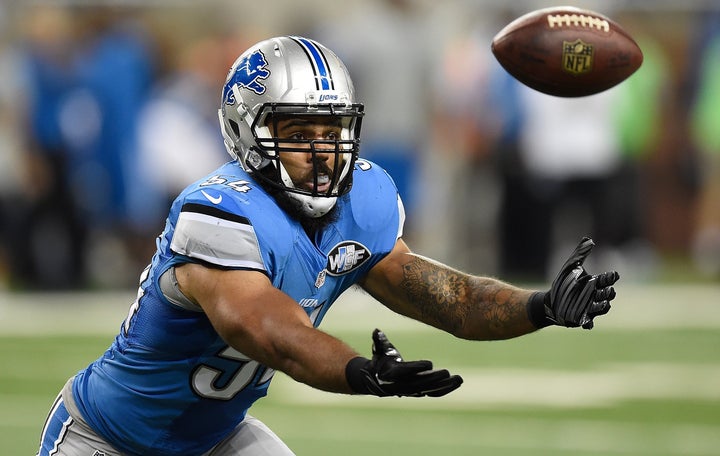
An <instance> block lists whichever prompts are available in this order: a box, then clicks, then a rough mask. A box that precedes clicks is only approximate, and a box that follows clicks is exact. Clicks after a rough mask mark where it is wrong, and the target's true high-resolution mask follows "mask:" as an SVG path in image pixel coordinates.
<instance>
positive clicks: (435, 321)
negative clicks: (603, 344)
mask: <svg viewBox="0 0 720 456" xmlns="http://www.w3.org/2000/svg"><path fill="white" fill-rule="evenodd" d="M592 245H593V242H592V240H590V239H588V238H585V239H583V240H582V241H581V242H580V244H579V245H578V248H577V249H576V250H575V251H574V252H573V254H572V255H571V256H570V258H569V259H568V260H567V262H566V263H565V265H563V267H562V269H561V271H560V272H559V273H558V276H557V277H556V279H555V280H554V281H553V284H552V287H551V289H550V291H548V292H537V291H533V290H527V289H522V288H519V287H516V286H513V285H511V284H508V283H505V282H502V281H500V280H497V279H494V278H490V277H477V276H472V275H470V274H466V273H463V272H460V271H457V270H455V269H452V268H450V267H448V266H446V265H443V264H441V263H438V262H436V261H433V260H430V259H427V258H424V257H422V256H419V255H415V254H413V253H412V252H411V251H410V250H409V249H408V247H407V246H406V245H405V243H404V242H403V241H402V240H399V241H398V243H397V245H396V246H395V248H394V249H393V251H392V252H391V253H390V254H389V255H388V256H387V257H386V258H384V259H383V260H382V261H381V262H379V263H378V264H377V265H376V266H375V267H374V268H373V269H372V270H371V271H370V273H369V274H368V276H367V277H366V278H365V279H364V280H363V282H362V284H361V285H362V286H363V288H365V289H366V290H367V291H368V292H369V293H370V294H371V295H373V296H374V297H375V298H376V299H378V300H379V301H380V302H382V303H383V304H385V305H386V306H387V307H389V308H390V309H392V310H394V311H396V312H398V313H400V314H403V315H406V316H408V317H410V318H414V319H416V320H419V321H422V322H425V323H427V324H429V325H432V326H435V327H437V328H440V329H443V330H445V331H447V332H449V333H451V334H454V335H456V336H457V337H461V338H465V339H476V340H494V339H507V338H511V337H516V336H520V335H523V334H527V333H530V332H532V331H535V330H536V329H538V328H541V327H544V326H548V325H550V324H556V325H563V326H568V327H572V326H583V327H585V328H590V327H592V320H593V318H595V317H596V316H598V315H602V314H603V313H606V312H607V311H608V310H609V308H610V301H611V300H612V299H613V298H614V297H615V290H614V289H613V287H612V285H613V284H614V283H615V281H617V279H618V277H619V276H618V274H617V273H616V272H615V271H611V272H605V273H602V274H598V275H591V274H589V273H587V271H586V270H585V269H584V267H583V262H584V261H585V258H586V257H587V255H588V254H589V253H590V250H591V249H592Z"/></svg>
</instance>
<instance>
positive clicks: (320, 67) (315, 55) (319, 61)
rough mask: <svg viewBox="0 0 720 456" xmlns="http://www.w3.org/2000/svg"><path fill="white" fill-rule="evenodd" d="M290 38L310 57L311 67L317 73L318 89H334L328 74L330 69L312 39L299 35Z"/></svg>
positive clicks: (330, 76)
mask: <svg viewBox="0 0 720 456" xmlns="http://www.w3.org/2000/svg"><path fill="white" fill-rule="evenodd" d="M292 38H293V39H294V40H295V41H297V42H298V43H299V44H300V45H301V46H302V47H303V48H304V49H305V51H306V53H307V54H308V57H310V59H311V63H312V65H313V69H314V71H315V74H316V75H317V78H316V79H317V81H318V89H322V90H330V89H334V88H335V87H334V84H332V75H331V74H330V69H329V67H328V65H327V63H326V61H325V56H324V55H323V54H322V51H321V50H320V49H319V48H318V47H317V45H316V44H315V43H314V42H313V41H311V40H308V39H307V38H302V37H299V36H296V37H292ZM331 84H332V87H331Z"/></svg>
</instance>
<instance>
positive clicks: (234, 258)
mask: <svg viewBox="0 0 720 456" xmlns="http://www.w3.org/2000/svg"><path fill="white" fill-rule="evenodd" d="M170 248H171V249H172V250H173V251H174V252H177V253H179V254H181V255H187V256H189V257H191V258H197V259H199V260H203V261H207V262H208V263H211V264H216V265H218V266H225V267H240V268H251V269H258V270H262V271H265V270H266V269H267V268H266V267H265V265H264V263H263V261H262V256H261V254H260V245H259V242H258V239H257V236H256V235H255V230H254V229H253V227H252V225H250V224H246V223H240V222H233V221H229V220H225V219H221V218H218V217H214V216H212V215H207V214H201V213H197V212H181V213H180V216H179V217H178V221H177V225H176V226H175V232H174V233H173V238H172V241H171V243H170Z"/></svg>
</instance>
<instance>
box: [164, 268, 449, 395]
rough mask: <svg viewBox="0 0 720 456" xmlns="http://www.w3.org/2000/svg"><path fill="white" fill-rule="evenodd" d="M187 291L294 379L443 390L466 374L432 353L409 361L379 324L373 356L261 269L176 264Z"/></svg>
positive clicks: (373, 390)
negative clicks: (437, 366)
mask: <svg viewBox="0 0 720 456" xmlns="http://www.w3.org/2000/svg"><path fill="white" fill-rule="evenodd" d="M176 277H177V280H178V284H179V286H180V289H181V291H182V292H183V293H184V294H185V295H186V296H187V297H188V298H189V299H191V300H193V301H194V302H196V303H197V304H198V305H200V307H202V309H203V310H204V312H205V314H206V315H207V317H208V319H209V320H210V322H211V323H212V325H213V327H214V328H215V330H216V331H217V333H218V334H219V335H220V336H221V337H222V338H223V340H224V341H225V342H226V343H227V344H228V345H230V346H231V347H233V348H234V349H236V350H238V351H239V352H241V353H243V354H244V355H246V356H248V357H249V358H251V359H253V360H255V361H258V362H260V363H262V364H264V365H266V366H268V367H270V368H272V369H276V370H279V371H282V372H284V373H286V374H287V375H289V376H290V377H292V378H293V379H295V380H297V381H299V382H302V383H305V384H307V385H310V386H312V387H314V388H318V389H322V390H325V391H331V392H338V393H347V394H373V395H377V396H390V395H396V396H442V395H444V394H447V393H449V392H450V391H452V390H454V389H455V388H457V387H458V386H460V383H462V380H461V379H460V377H457V376H451V375H450V374H449V373H448V372H447V371H445V370H434V369H433V368H432V363H431V362H429V361H409V362H408V361H405V360H403V359H402V357H401V356H400V353H399V352H398V351H397V350H396V349H395V347H394V346H393V345H392V344H391V343H390V342H389V341H388V340H387V337H385V335H384V334H383V333H382V332H380V331H376V332H375V333H374V334H373V356H372V359H367V358H364V357H362V356H360V355H359V354H358V353H357V352H356V351H355V350H354V349H352V348H351V347H350V346H348V345H346V344H345V343H344V342H342V341H341V340H339V339H337V338H335V337H333V336H331V335H329V334H327V333H325V332H323V331H320V330H317V329H315V328H314V327H313V325H312V323H311V321H310V319H309V318H308V316H307V314H306V313H305V311H304V310H302V308H301V307H300V306H299V305H298V304H297V302H295V301H293V300H292V298H290V297H289V296H288V295H286V294H285V293H283V292H282V291H280V290H278V289H277V288H275V287H273V286H272V283H270V281H269V279H268V278H267V276H265V275H264V274H262V273H260V272H257V271H243V270H236V271H233V270H222V269H217V268H210V267H206V266H204V265H200V264H185V265H182V266H179V267H178V268H177V269H176Z"/></svg>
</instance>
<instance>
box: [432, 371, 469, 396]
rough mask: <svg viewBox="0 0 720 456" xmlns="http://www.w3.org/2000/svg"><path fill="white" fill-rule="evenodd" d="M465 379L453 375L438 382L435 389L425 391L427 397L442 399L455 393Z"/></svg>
mask: <svg viewBox="0 0 720 456" xmlns="http://www.w3.org/2000/svg"><path fill="white" fill-rule="evenodd" d="M462 383H463V379H462V377H460V376H459V375H451V376H450V377H448V378H446V379H445V380H443V381H441V382H438V383H437V385H435V388H432V389H429V390H427V391H425V395H426V396H430V397H440V396H444V395H446V394H448V393H451V392H453V391H455V390H456V389H458V388H460V385H462Z"/></svg>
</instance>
